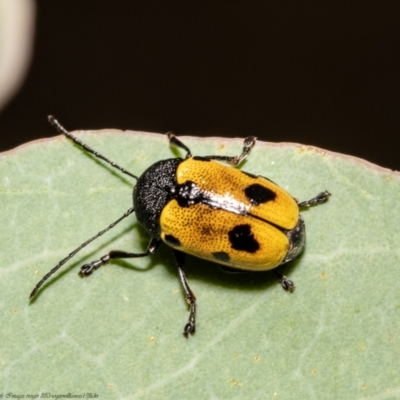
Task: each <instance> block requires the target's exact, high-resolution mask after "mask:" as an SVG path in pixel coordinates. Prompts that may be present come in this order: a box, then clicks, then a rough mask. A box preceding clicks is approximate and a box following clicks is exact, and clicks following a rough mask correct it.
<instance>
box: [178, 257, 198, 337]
mask: <svg viewBox="0 0 400 400" xmlns="http://www.w3.org/2000/svg"><path fill="white" fill-rule="evenodd" d="M175 259H176V263H177V265H178V274H179V279H180V281H181V283H182V286H183V290H184V291H185V293H186V302H187V303H188V304H189V306H190V313H189V319H188V322H187V324H186V325H185V328H184V329H183V335H184V336H185V337H186V338H188V337H189V335H193V334H194V333H195V331H196V296H195V295H194V293H193V292H192V289H190V286H189V284H188V282H187V280H186V276H185V273H184V272H183V269H182V267H183V265H184V263H185V254H184V253H182V252H180V251H177V250H175Z"/></svg>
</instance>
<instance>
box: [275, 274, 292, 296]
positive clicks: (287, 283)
mask: <svg viewBox="0 0 400 400" xmlns="http://www.w3.org/2000/svg"><path fill="white" fill-rule="evenodd" d="M273 273H274V274H275V275H276V277H277V278H278V281H279V283H280V284H281V286H282V287H283V288H284V289H285V290H287V291H288V292H294V289H296V286H295V284H294V282H293V281H292V280H290V279H289V278H288V277H287V276H285V275H283V274H281V273H280V272H279V271H278V270H276V269H274V270H273Z"/></svg>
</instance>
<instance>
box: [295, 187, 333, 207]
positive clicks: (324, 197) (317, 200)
mask: <svg viewBox="0 0 400 400" xmlns="http://www.w3.org/2000/svg"><path fill="white" fill-rule="evenodd" d="M330 195H331V194H330V193H329V192H328V191H327V190H325V191H324V192H321V193H319V194H317V195H316V196H315V197H313V198H312V199H310V200H306V201H302V202H301V203H299V207H310V206H315V205H317V204H322V203H325V202H326V201H328V199H329V196H330Z"/></svg>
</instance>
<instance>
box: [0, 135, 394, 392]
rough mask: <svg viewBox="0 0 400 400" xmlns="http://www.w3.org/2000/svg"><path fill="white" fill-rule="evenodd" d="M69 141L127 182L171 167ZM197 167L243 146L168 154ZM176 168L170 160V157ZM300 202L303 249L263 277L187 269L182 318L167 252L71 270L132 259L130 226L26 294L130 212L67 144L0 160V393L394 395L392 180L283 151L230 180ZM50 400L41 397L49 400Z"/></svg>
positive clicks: (142, 138)
mask: <svg viewBox="0 0 400 400" xmlns="http://www.w3.org/2000/svg"><path fill="white" fill-rule="evenodd" d="M79 135H80V137H81V138H82V140H84V141H85V142H86V143H88V144H89V145H91V146H92V147H93V148H95V149H96V150H98V151H99V152H101V153H103V154H104V155H105V156H106V157H108V158H110V159H112V160H113V161H115V162H117V163H118V164H120V165H121V166H123V167H125V168H126V169H128V170H129V171H131V172H132V173H134V174H137V175H140V174H141V173H142V172H143V171H144V170H145V169H146V168H147V167H148V166H150V165H151V164H152V163H154V162H155V161H157V160H160V159H165V158H171V157H175V156H177V155H179V154H181V152H180V151H179V150H177V149H171V148H169V146H168V141H167V138H166V137H165V136H161V135H153V134H147V133H139V132H135V133H133V132H120V131H101V132H85V133H80V134H79ZM184 142H185V143H186V144H187V145H188V146H189V147H190V148H191V149H192V152H193V153H194V154H196V155H208V154H229V155H236V154H238V153H239V152H240V150H241V147H242V140H241V139H235V140H227V139H219V138H214V139H199V138H184ZM182 155H183V154H182ZM241 168H242V169H243V170H246V171H249V172H252V173H253V174H260V175H264V176H268V177H269V178H270V179H272V180H273V181H275V182H277V183H278V184H280V185H281V186H282V187H283V188H284V189H286V190H288V191H289V192H290V193H291V194H292V195H293V196H294V197H296V198H297V199H299V200H306V199H309V198H311V197H313V196H314V195H316V194H317V193H319V192H321V191H323V190H325V189H328V190H329V191H330V192H331V193H332V196H331V198H330V199H329V202H328V203H326V204H323V205H320V206H318V207H312V208H310V209H308V210H305V211H304V212H303V213H302V215H303V216H304V219H305V221H306V226H307V246H306V250H305V252H304V254H303V255H302V256H301V257H300V258H299V259H298V260H296V261H295V262H292V263H291V264H289V265H288V266H286V267H285V268H284V273H285V274H286V275H288V276H289V277H290V278H291V279H293V281H295V283H296V288H297V289H296V291H295V292H294V293H286V292H284V291H283V290H282V288H281V287H280V285H279V283H277V282H276V279H275V278H274V275H273V274H272V273H268V272H266V273H252V274H225V273H223V272H222V271H221V270H220V269H219V268H218V266H217V265H215V264H212V263H209V262H205V261H201V260H198V259H196V258H194V257H188V258H187V266H186V268H185V271H186V276H187V278H188V281H189V283H190V284H191V287H192V289H193V291H194V292H195V294H196V296H197V299H198V314H197V321H198V325H197V332H196V334H195V335H194V336H192V337H190V338H189V339H188V340H186V339H185V338H184V337H183V335H182V331H183V327H184V325H185V323H186V320H187V317H188V306H187V304H186V303H185V299H184V295H183V293H182V289H181V286H180V283H179V279H178V276H177V273H176V268H175V266H174V259H173V254H172V251H171V249H169V248H168V247H167V246H162V247H161V248H160V250H159V251H158V252H157V253H156V254H155V255H154V256H152V257H146V258H143V259H134V260H131V261H116V262H113V263H110V264H109V265H107V266H105V267H102V268H100V269H99V270H97V271H95V273H94V274H93V275H92V276H90V277H88V278H85V279H81V278H80V277H79V276H78V275H77V272H78V271H79V267H80V266H81V265H82V264H84V263H86V262H88V261H91V260H95V259H98V258H99V257H100V256H102V255H104V254H106V253H107V252H108V251H109V250H111V249H119V250H127V251H134V252H141V251H143V250H144V249H145V248H146V245H147V243H148V240H149V235H148V234H147V233H146V232H145V231H144V230H143V229H142V228H141V227H140V226H139V225H138V223H137V222H136V219H135V217H134V216H131V217H130V218H127V219H125V220H124V221H123V222H121V223H120V224H119V225H118V226H117V227H115V228H114V229H113V230H111V231H110V232H108V233H107V234H106V235H104V236H103V237H101V238H100V239H98V240H96V241H95V242H93V243H92V244H90V245H89V246H88V247H86V248H85V249H84V250H82V251H81V252H80V253H79V254H78V255H77V256H75V257H74V258H73V259H72V260H71V261H70V262H69V263H67V264H66V265H65V266H64V267H63V269H61V270H60V271H58V272H57V273H56V274H55V275H54V276H53V277H51V278H50V279H49V280H48V282H47V283H46V284H45V285H44V286H43V287H42V289H41V290H40V292H39V293H38V295H37V296H36V298H35V299H34V301H32V302H29V300H28V297H29V294H30V292H31V291H32V289H33V288H34V286H35V285H36V283H37V282H38V281H39V280H40V279H41V277H42V276H43V275H45V274H46V273H47V272H48V271H49V270H50V269H51V268H53V267H54V266H55V265H56V264H57V263H58V261H59V260H61V259H63V258H64V257H65V256H66V255H68V254H69V253H70V252H71V251H72V250H73V249H75V248H76V247H77V246H79V245H80V244H81V243H82V242H84V241H85V240H86V239H88V238H89V237H91V236H93V235H94V234H96V233H97V232H98V231H100V230H101V229H103V228H105V227H106V226H108V225H109V224H110V223H111V222H113V221H114V220H116V219H117V218H118V217H119V216H121V215H122V214H123V213H124V212H125V211H126V210H127V209H128V208H129V207H131V206H132V187H133V185H134V182H133V181H132V179H130V178H129V177H128V176H125V175H123V174H121V173H120V172H119V171H116V170H115V169H112V168H111V167H109V166H107V165H105V164H104V163H103V162H101V161H99V160H97V159H94V158H93V157H92V156H90V155H87V154H85V153H84V152H83V151H82V150H81V149H80V148H78V147H77V146H76V145H73V144H71V142H69V141H68V140H67V139H65V138H61V137H56V138H54V139H50V140H42V141H37V142H34V143H30V144H28V145H25V146H23V147H20V148H18V149H16V150H13V151H11V152H8V153H4V154H3V155H2V156H1V157H0V196H1V197H0V204H1V211H0V222H1V244H2V245H1V268H0V273H1V280H0V281H1V293H2V295H1V301H0V306H1V312H2V315H3V318H2V323H1V327H0V332H1V334H0V339H1V340H0V343H1V350H0V366H1V368H0V382H1V386H0V387H1V389H0V393H4V394H7V393H13V394H15V395H22V394H25V395H26V394H32V395H36V394H38V395H39V396H40V395H41V394H42V393H49V394H50V395H52V396H56V395H61V394H68V393H70V394H71V395H81V394H85V393H92V394H97V395H98V396H99V398H101V399H154V398H160V399H168V398H173V399H177V398H178V399H184V398H192V399H197V398H202V399H206V398H220V399H222V398H226V399H233V398H246V399H249V398H254V399H257V398H263V399H296V400H298V399H361V398H367V399H378V398H379V399H394V398H398V397H399V396H400V374H399V371H400V334H399V332H400V294H399V293H400V279H399V274H400V273H399V271H400V265H399V264H400V262H399V256H400V250H399V243H400V240H399V239H400V213H399V212H398V204H399V201H400V177H399V174H398V173H394V172H391V171H389V170H385V169H383V168H379V167H377V166H374V165H372V164H369V163H367V162H364V161H362V160H358V159H355V158H352V157H348V156H343V155H339V154H335V153H329V152H326V151H322V150H319V149H316V148H313V147H307V146H299V145H293V144H269V143H261V142H260V143H258V144H257V146H256V147H255V148H254V149H253V151H252V153H251V154H250V156H249V158H248V159H247V161H246V162H244V163H243V165H242V166H241ZM53 398H54V397H53Z"/></svg>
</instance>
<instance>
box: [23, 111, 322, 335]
mask: <svg viewBox="0 0 400 400" xmlns="http://www.w3.org/2000/svg"><path fill="white" fill-rule="evenodd" d="M49 122H50V123H51V124H52V125H53V126H55V128H56V129H57V130H58V131H59V132H60V133H62V134H64V135H66V136H67V137H68V138H70V139H71V140H73V141H74V142H75V143H76V144H78V145H80V146H81V147H82V148H83V149H84V150H86V151H88V152H89V153H91V154H93V155H94V156H96V157H98V158H100V159H102V160H104V161H106V162H108V163H109V164H111V165H112V166H113V167H114V168H117V169H119V170H120V171H122V172H123V173H125V174H127V175H129V176H131V177H132V178H134V179H136V180H137V183H136V186H135V188H134V189H133V207H132V208H130V209H129V210H128V211H127V212H126V213H125V214H124V215H123V216H122V217H120V218H119V219H118V220H117V221H115V222H114V223H112V224H111V225H110V226H108V227H107V228H105V229H104V230H102V231H101V232H99V233H98V234H97V235H95V236H93V237H92V238H91V239H89V240H87V241H86V242H85V243H82V244H81V245H80V246H79V247H78V248H77V249H75V250H74V251H73V252H72V253H70V254H69V255H68V256H67V257H66V258H64V259H63V260H61V261H60V262H59V263H58V264H57V265H56V266H55V267H54V268H53V269H52V270H51V271H50V272H48V273H47V274H46V275H45V276H44V277H43V278H42V280H41V281H40V282H39V283H38V284H37V285H36V287H35V288H34V290H33V291H32V293H31V295H30V297H31V298H32V297H33V296H35V294H36V293H37V291H38V290H39V288H40V287H41V286H42V285H43V283H44V282H45V281H46V280H47V279H48V278H49V277H50V276H51V275H52V274H54V273H55V272H56V271H57V270H58V269H59V268H60V267H61V266H62V265H63V264H65V263H66V262H67V261H68V260H70V259H71V258H72V257H73V256H74V255H75V254H76V253H78V252H79V251H80V250H81V249H83V248H84V247H85V246H87V245H88V244H89V243H90V242H92V241H93V240H95V239H96V238H98V237H99V236H101V235H103V234H104V233H105V232H107V231H108V230H109V229H111V228H113V227H114V226H115V225H116V224H117V223H119V222H120V221H122V220H123V219H124V218H126V217H127V216H128V215H130V214H132V213H133V212H135V213H136V217H137V220H138V221H139V223H140V224H141V225H142V226H143V227H144V228H145V229H146V231H147V232H148V233H149V234H150V235H151V240H150V243H149V245H148V247H147V250H146V251H145V252H144V253H128V252H125V251H119V250H114V251H111V252H109V253H108V254H106V255H105V256H103V257H101V258H100V259H99V260H97V261H92V262H91V263H89V264H85V265H83V266H82V267H81V271H80V275H82V276H87V275H89V274H91V273H92V272H93V270H95V269H97V268H98V267H100V266H101V265H103V264H106V263H107V262H108V261H110V260H111V259H116V258H135V257H144V256H147V255H149V254H153V253H154V252H155V251H156V249H157V248H158V246H159V245H160V244H161V242H164V243H166V244H167V245H169V246H170V247H172V248H173V249H174V250H175V258H176V262H177V266H178V274H179V277H180V280H181V283H182V286H183V289H184V291H185V293H186V301H187V303H188V304H189V306H190V314H189V320H188V322H187V324H186V325H185V328H184V335H185V336H186V337H188V336H189V334H193V333H194V332H195V316H196V297H195V295H194V293H193V292H192V290H191V289H190V287H189V284H188V283H187V280H186V277H185V274H184V272H183V269H182V268H183V265H184V259H185V253H188V254H192V255H194V256H197V257H200V258H203V259H206V260H210V261H213V262H216V263H218V264H221V265H222V266H225V267H228V268H232V269H234V270H244V271H266V270H271V269H274V268H276V267H278V266H279V265H282V264H285V263H287V262H289V261H291V260H293V259H295V258H296V257H297V256H298V255H299V254H300V253H301V252H302V251H303V248H304V244H305V226H304V220H303V218H302V217H301V215H300V213H299V208H301V207H309V206H311V205H316V204H320V203H324V202H325V201H327V200H328V198H329V196H330V193H329V192H328V191H324V192H322V193H320V194H318V195H317V196H316V197H314V198H312V199H311V200H308V201H304V202H301V203H298V202H297V201H296V200H295V199H294V198H293V197H292V196H291V195H290V194H289V193H287V192H286V191H285V190H283V189H282V188H280V187H279V186H277V185H276V184H275V183H273V182H271V181H270V180H269V179H267V178H264V177H261V176H256V175H253V174H249V173H247V172H244V171H240V170H238V169H235V168H232V167H228V166H225V165H222V164H220V163H219V162H218V161H221V162H225V163H228V164H231V165H232V166H237V165H238V164H240V162H241V161H242V160H243V159H245V158H246V157H247V155H248V154H249V152H250V150H251V149H252V147H253V146H254V145H255V143H256V138H255V137H253V136H249V137H247V138H246V139H245V140H244V144H243V150H242V153H241V154H240V155H239V156H234V157H229V156H205V157H198V156H192V154H191V152H190V150H189V148H188V147H186V146H185V145H184V144H183V143H182V142H181V141H180V140H179V139H177V138H176V136H175V135H173V134H172V133H168V134H167V135H168V139H169V142H170V144H172V145H175V146H177V147H180V148H181V149H183V150H185V151H186V157H185V159H182V158H170V159H168V160H162V161H158V162H156V163H155V164H153V165H152V166H150V167H149V168H148V169H147V170H146V171H145V172H143V174H142V175H141V176H140V177H137V176H135V175H133V174H131V173H130V172H128V171H126V170H125V169H124V168H121V167H120V166H118V165H117V164H115V163H114V162H112V161H110V160H108V159H107V158H106V157H104V156H103V155H101V154H99V153H98V152H96V151H95V150H93V149H92V148H90V147H89V146H87V145H86V144H85V143H83V142H81V141H80V140H79V139H78V138H76V137H75V136H73V135H72V134H71V133H69V132H68V131H67V130H66V129H65V128H64V127H63V126H61V124H60V123H59V122H58V121H57V120H56V119H55V118H54V117H52V116H49ZM277 275H278V277H279V280H280V282H281V285H282V286H283V288H284V289H286V290H290V291H292V290H293V289H294V284H293V282H292V281H290V280H289V279H288V278H286V277H285V276H284V275H281V274H279V273H277Z"/></svg>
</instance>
